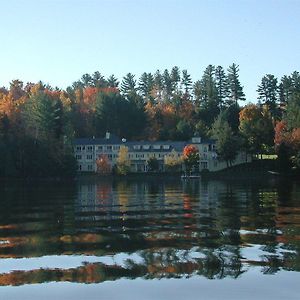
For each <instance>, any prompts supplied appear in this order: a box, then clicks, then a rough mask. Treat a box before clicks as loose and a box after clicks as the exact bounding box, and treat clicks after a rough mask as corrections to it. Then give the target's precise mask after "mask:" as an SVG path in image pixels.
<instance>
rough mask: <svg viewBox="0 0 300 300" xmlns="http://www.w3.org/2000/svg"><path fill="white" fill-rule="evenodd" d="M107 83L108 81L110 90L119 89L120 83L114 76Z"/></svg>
mask: <svg viewBox="0 0 300 300" xmlns="http://www.w3.org/2000/svg"><path fill="white" fill-rule="evenodd" d="M106 81H107V85H108V87H110V88H117V87H118V86H119V81H118V79H117V78H116V77H115V75H114V74H112V75H110V76H109V77H108V78H107V80H106Z"/></svg>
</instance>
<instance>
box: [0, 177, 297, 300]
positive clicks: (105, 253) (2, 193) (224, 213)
mask: <svg viewBox="0 0 300 300" xmlns="http://www.w3.org/2000/svg"><path fill="white" fill-rule="evenodd" d="M0 203H1V211H0V299H5V300H9V299H24V300H25V299H31V300H32V299H72V300H74V299H87V300H89V299H120V298H122V299H299V295H300V285H299V283H300V272H299V271H300V252H299V251H300V184H299V183H298V181H296V180H279V179H274V178H273V179H272V178H269V179H268V178H264V179H252V180H247V181H246V180H237V179H236V180H204V179H202V180H198V179H197V180H190V181H181V180H180V179H166V178H155V179H139V180H134V179H130V180H129V179H128V180H109V179H107V180H103V179H80V180H78V181H76V182H73V183H45V182H44V183H36V182H31V183H22V182H18V183H15V182H9V183H8V182H1V183H0Z"/></svg>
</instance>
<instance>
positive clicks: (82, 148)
mask: <svg viewBox="0 0 300 300" xmlns="http://www.w3.org/2000/svg"><path fill="white" fill-rule="evenodd" d="M170 148H171V146H170V145H134V146H133V149H134V150H150V149H153V150H169V149H170ZM85 150H86V151H87V152H92V151H93V150H94V146H76V151H77V152H79V151H85ZM95 150H98V151H113V150H115V151H118V150H120V146H119V145H115V146H112V145H107V146H95ZM208 151H215V145H211V144H210V145H208V146H203V152H208Z"/></svg>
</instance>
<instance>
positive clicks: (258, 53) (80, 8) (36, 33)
mask: <svg viewBox="0 0 300 300" xmlns="http://www.w3.org/2000/svg"><path fill="white" fill-rule="evenodd" d="M299 35H300V0H282V1H279V0H260V1H254V0H253V1H250V0H248V1H246V0H245V1H243V0H235V1H233V0H231V1H230V0H228V1H225V0H219V1H214V0H210V1H209V0H206V1H200V0H181V1H179V0H173V1H172V0H148V1H147V0H110V1H109V0H98V1H97V0H86V1H84V0H72V1H71V0H18V1H17V0H6V1H4V0H0V36H1V43H0V54H1V55H0V86H3V85H4V86H8V85H9V82H10V81H11V80H12V79H20V80H22V81H24V82H27V81H31V82H36V81H38V80H42V81H44V82H46V83H49V84H51V85H52V86H58V87H60V88H66V87H67V86H68V85H71V84H72V82H73V81H75V80H77V79H79V78H80V77H81V76H82V75H83V74H84V73H93V72H94V71H96V70H98V71H100V72H101V73H102V74H103V75H105V76H108V75H110V74H112V73H114V74H115V76H117V77H118V78H119V79H121V78H122V77H123V76H124V75H125V74H126V73H128V72H132V73H134V74H136V76H137V77H139V76H140V74H141V73H142V72H145V71H146V72H155V71H156V70H157V69H161V70H163V69H165V68H168V69H170V68H171V67H173V66H175V65H177V66H178V67H179V68H180V69H187V70H188V72H189V73H190V74H191V75H192V79H193V80H194V81H195V80H197V79H200V78H201V76H202V73H203V71H204V69H205V67H206V66H207V65H209V64H213V65H222V66H223V67H224V68H225V69H226V68H227V67H228V66H229V65H230V64H232V63H233V62H235V63H237V64H239V66H240V80H241V83H242V85H243V86H244V91H245V93H246V97H247V100H248V101H252V102H254V101H256V89H257V84H259V82H260V80H261V78H262V76H263V75H265V74H267V73H271V74H274V75H275V76H277V77H279V78H281V76H283V75H284V74H290V73H291V72H292V71H294V70H298V71H300V36H299Z"/></svg>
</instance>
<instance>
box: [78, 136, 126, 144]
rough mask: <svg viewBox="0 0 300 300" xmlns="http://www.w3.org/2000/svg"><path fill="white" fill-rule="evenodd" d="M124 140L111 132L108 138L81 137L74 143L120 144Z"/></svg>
mask: <svg viewBox="0 0 300 300" xmlns="http://www.w3.org/2000/svg"><path fill="white" fill-rule="evenodd" d="M121 143H122V141H121V139H120V138H119V137H117V136H115V135H113V134H110V137H109V138H108V139H106V138H79V139H75V140H74V145H119V144H121Z"/></svg>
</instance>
